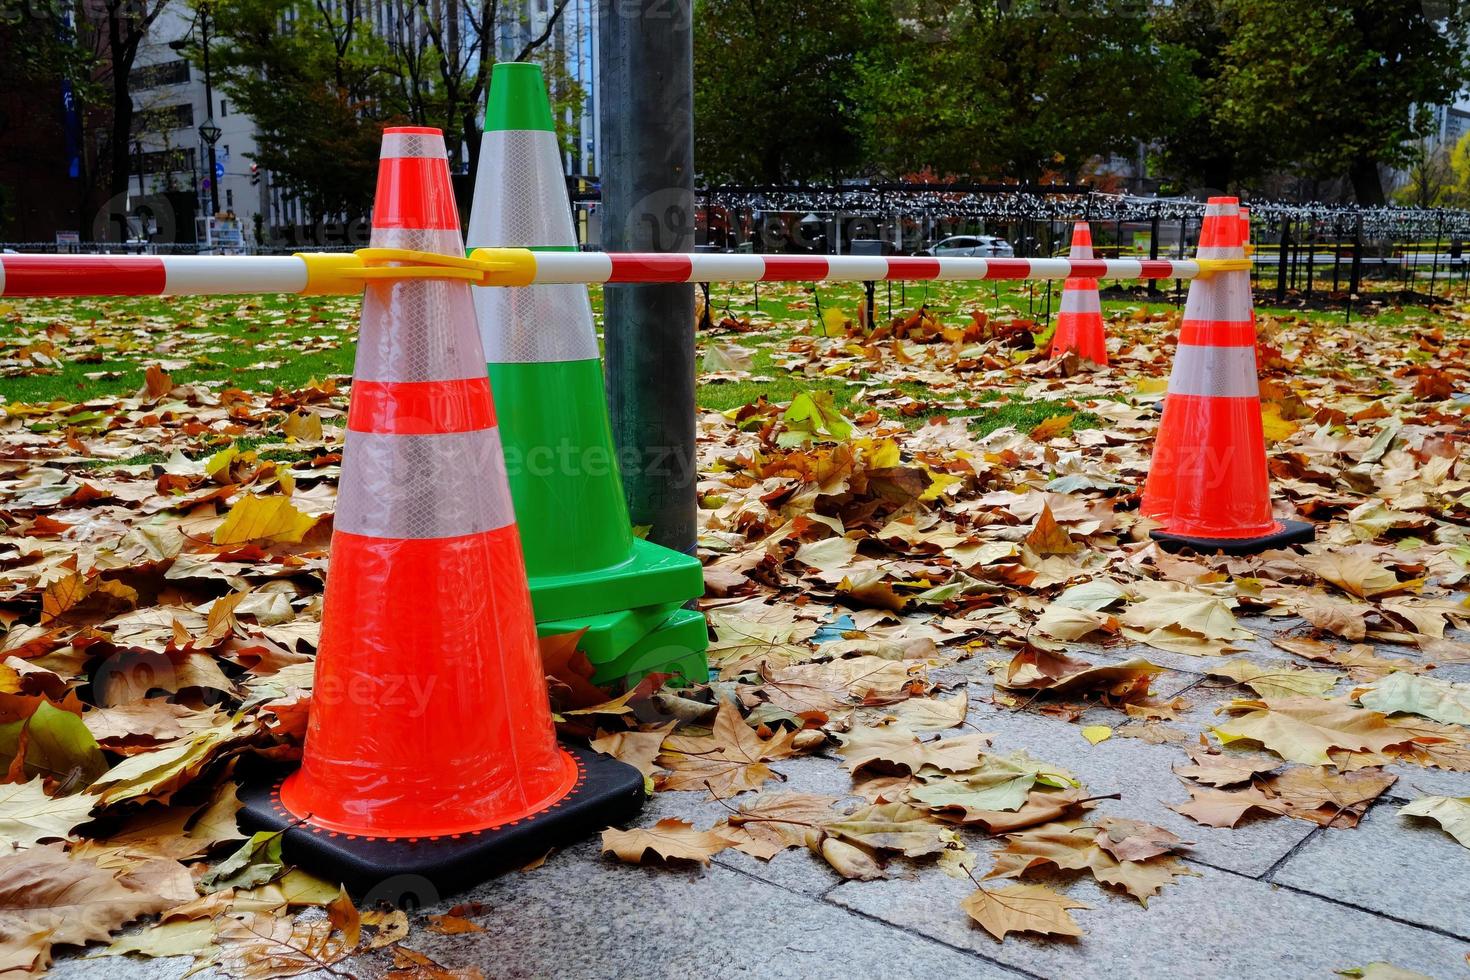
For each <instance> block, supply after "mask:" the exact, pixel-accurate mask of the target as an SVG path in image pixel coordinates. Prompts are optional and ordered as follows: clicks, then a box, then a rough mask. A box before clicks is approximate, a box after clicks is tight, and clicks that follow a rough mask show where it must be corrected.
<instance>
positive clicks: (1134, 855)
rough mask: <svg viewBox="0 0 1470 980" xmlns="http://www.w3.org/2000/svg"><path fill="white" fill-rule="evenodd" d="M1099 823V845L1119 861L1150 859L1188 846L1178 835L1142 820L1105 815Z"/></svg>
mask: <svg viewBox="0 0 1470 980" xmlns="http://www.w3.org/2000/svg"><path fill="white" fill-rule="evenodd" d="M1097 826H1098V829H1099V830H1101V831H1102V833H1101V834H1098V835H1097V846H1098V847H1100V848H1102V849H1103V850H1105V851H1107V852H1108V853H1109V854H1111V855H1112V856H1113V857H1115V858H1117V859H1118V860H1119V861H1147V860H1148V859H1149V858H1153V857H1158V856H1159V855H1161V854H1169V853H1171V852H1173V851H1176V850H1178V849H1179V848H1181V847H1186V846H1188V843H1187V842H1186V841H1183V840H1181V839H1180V838H1179V837H1178V835H1176V834H1173V833H1171V832H1169V831H1167V830H1165V829H1164V828H1162V827H1155V826H1154V825H1153V824H1148V823H1144V822H1143V821H1141V820H1125V819H1123V818H1121V817H1102V818H1100V819H1099V820H1098V821H1097Z"/></svg>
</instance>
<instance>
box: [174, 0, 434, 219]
mask: <svg viewBox="0 0 1470 980" xmlns="http://www.w3.org/2000/svg"><path fill="white" fill-rule="evenodd" d="M201 2H204V3H207V4H208V5H209V10H210V14H211V17H212V22H213V24H214V26H215V36H214V38H213V39H212V44H211V48H210V55H211V58H212V59H213V64H214V65H215V66H216V70H217V71H218V72H220V75H221V79H222V80H221V82H220V83H219V84H220V85H221V86H222V87H223V88H224V90H225V91H226V92H228V93H229V95H230V98H231V100H232V101H233V102H234V103H235V104H236V105H237V106H238V107H239V108H240V110H242V111H243V112H245V113H248V114H249V115H250V116H251V117H252V118H253V119H254V120H255V125H256V143H257V147H258V149H257V151H256V153H255V154H254V160H255V162H257V163H258V164H260V165H261V166H262V167H264V168H266V169H268V170H270V172H271V175H272V179H273V180H274V181H275V182H276V184H277V185H279V186H281V187H282V188H284V189H285V190H286V191H287V193H289V194H291V195H293V196H295V197H298V198H299V199H300V200H301V201H302V202H303V203H304V205H305V207H306V209H307V211H308V212H309V213H310V214H311V216H312V218H313V220H321V219H324V218H326V217H327V216H329V215H335V214H346V215H350V216H355V215H362V214H365V213H366V212H367V210H368V209H369V208H370V207H371V205H372V199H373V189H374V184H375V182H376V180H377V168H378V143H379V134H380V133H381V131H382V128H383V126H384V124H386V123H391V122H394V121H398V120H404V119H405V118H406V117H405V116H404V114H403V113H402V110H401V106H400V104H399V102H398V101H397V100H396V99H395V98H394V92H393V87H392V78H391V76H390V75H389V74H388V73H387V72H386V71H385V70H384V68H385V66H386V65H389V64H391V63H392V54H391V52H389V50H388V45H387V42H386V41H385V40H384V39H383V38H381V37H379V36H378V35H377V34H375V33H374V32H373V30H372V25H371V22H370V21H369V20H368V19H367V18H368V16H369V9H368V3H367V0H337V2H334V3H331V4H326V3H320V4H319V3H315V2H311V0H201Z"/></svg>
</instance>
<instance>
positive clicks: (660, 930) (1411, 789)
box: [56, 619, 1470, 980]
mask: <svg viewBox="0 0 1470 980" xmlns="http://www.w3.org/2000/svg"><path fill="white" fill-rule="evenodd" d="M1242 625H1244V626H1247V627H1248V628H1251V629H1254V630H1255V631H1256V632H1258V633H1260V634H1261V635H1262V636H1267V635H1270V633H1272V632H1275V631H1280V630H1283V629H1287V628H1290V627H1291V626H1293V625H1298V624H1297V623H1296V622H1295V621H1291V620H1287V621H1282V620H1273V621H1268V620H1264V619H1254V620H1242ZM1458 638H1459V639H1464V638H1465V636H1464V634H1460V636H1459V637H1458ZM1075 652H1076V653H1077V654H1078V655H1079V656H1081V657H1084V658H1086V659H1091V660H1095V661H1098V662H1104V661H1118V660H1123V659H1127V658H1128V657H1129V656H1141V657H1146V658H1148V659H1151V660H1152V661H1153V662H1155V663H1158V664H1161V665H1163V666H1166V667H1168V668H1169V669H1168V670H1167V671H1166V672H1165V673H1164V674H1163V675H1162V676H1161V677H1160V678H1159V680H1158V682H1157V683H1156V684H1155V691H1156V692H1157V693H1158V694H1160V695H1163V696H1164V697H1172V696H1173V695H1175V694H1183V695H1184V696H1185V698H1186V699H1188V700H1189V701H1190V702H1191V703H1192V708H1191V709H1190V712H1189V713H1188V715H1187V716H1185V717H1184V718H1182V719H1181V720H1179V721H1175V722H1168V723H1166V724H1169V725H1170V726H1171V727H1175V728H1179V729H1182V730H1183V731H1185V732H1188V733H1190V734H1191V735H1193V734H1194V733H1195V732H1199V731H1204V730H1205V729H1206V728H1207V727H1208V726H1209V725H1210V724H1211V723H1213V722H1216V721H1218V719H1216V717H1215V715H1214V714H1213V711H1214V709H1215V707H1217V706H1218V705H1219V704H1221V703H1224V702H1225V701H1228V700H1229V699H1230V698H1231V697H1232V696H1236V695H1238V694H1240V693H1241V692H1240V689H1238V688H1234V687H1228V686H1224V685H1222V684H1219V683H1217V682H1215V681H1212V680H1209V679H1207V678H1206V677H1205V676H1204V674H1203V673H1202V672H1201V671H1202V669H1203V667H1204V666H1205V661H1201V660H1199V659H1196V658H1191V657H1186V656H1177V655H1170V654H1167V653H1163V652H1160V651H1157V650H1151V649H1147V648H1132V649H1125V648H1116V647H1115V648H1113V649H1111V650H1109V651H1108V652H1107V653H1103V652H1102V651H1101V650H1098V649H1096V648H1088V647H1087V646H1086V645H1078V648H1077V650H1076V651H1075ZM1380 652H1381V653H1382V654H1383V655H1389V656H1396V657H1406V656H1408V657H1413V656H1414V655H1413V654H1410V653H1406V651H1405V648H1402V647H1386V648H1384V649H1383V650H1382V651H1380ZM1244 656H1246V657H1248V658H1249V659H1253V660H1258V661H1271V660H1277V661H1291V660H1292V659H1293V658H1292V657H1291V656H1290V655H1289V654H1287V653H1285V652H1284V651H1281V650H1278V649H1276V648H1275V647H1273V646H1271V644H1270V643H1268V642H1265V641H1264V640H1261V641H1259V642H1257V643H1255V644H1253V645H1252V647H1251V649H1250V650H1248V651H1247V652H1246V653H1245V654H1244ZM931 676H934V677H937V678H939V679H942V680H944V681H945V682H946V683H951V684H953V683H961V682H965V681H968V682H969V684H970V688H969V690H970V697H971V699H972V703H971V707H970V715H969V718H968V720H967V722H966V727H965V729H964V731H972V730H978V731H983V732H990V733H994V734H995V738H994V739H993V742H992V745H993V747H994V748H995V749H996V750H997V751H1000V752H1010V751H1014V750H1016V749H1021V748H1024V749H1025V750H1026V751H1027V752H1029V753H1030V754H1031V755H1033V756H1034V757H1036V758H1038V759H1042V760H1045V761H1047V762H1051V763H1056V764H1058V765H1061V766H1063V767H1065V768H1067V769H1069V770H1071V771H1072V772H1073V773H1074V774H1075V775H1076V776H1077V777H1078V778H1079V779H1081V780H1082V781H1083V783H1084V784H1085V785H1086V786H1087V788H1088V790H1089V791H1090V792H1092V793H1094V794H1104V793H1112V792H1118V793H1121V794H1122V798H1121V799H1120V800H1108V801H1104V802H1103V803H1102V804H1101V805H1100V806H1099V808H1098V810H1097V811H1095V812H1096V813H1098V814H1113V815H1117V816H1126V817H1131V818H1135V819H1139V820H1144V821H1148V822H1150V823H1154V824H1157V825H1158V826H1161V827H1164V828H1166V829H1169V830H1172V831H1174V832H1175V833H1176V834H1178V835H1179V836H1180V837H1182V838H1184V839H1185V840H1188V841H1193V842H1194V846H1193V847H1192V848H1191V849H1190V850H1189V851H1188V852H1187V854H1186V860H1187V861H1188V862H1189V864H1190V867H1191V868H1192V869H1193V870H1194V871H1196V872H1198V874H1199V876H1198V877H1182V878H1180V879H1178V881H1177V882H1176V883H1174V884H1171V885H1168V886H1166V887H1165V888H1164V890H1163V892H1162V893H1161V894H1159V895H1158V896H1157V897H1155V898H1154V899H1153V900H1152V901H1151V902H1150V903H1149V907H1148V908H1146V909H1145V908H1142V907H1140V906H1139V905H1138V903H1137V902H1135V901H1134V900H1133V899H1131V898H1128V897H1127V896H1126V895H1121V894H1120V893H1117V892H1112V891H1106V890H1104V889H1102V888H1100V887H1098V886H1097V885H1096V884H1095V883H1094V882H1093V881H1092V879H1091V878H1090V876H1087V875H1082V874H1071V873H1066V874H1061V875H1057V876H1054V877H1052V878H1044V877H1031V876H1028V878H1027V879H1026V880H1027V881H1037V882H1040V883H1044V884H1048V885H1050V886H1052V887H1055V888H1057V889H1058V890H1060V891H1063V892H1065V893H1066V894H1067V895H1068V896H1070V897H1071V898H1073V899H1076V900H1078V901H1082V902H1086V903H1088V904H1089V905H1091V906H1093V908H1092V909H1090V910H1087V909H1082V910H1078V911H1076V912H1075V913H1074V917H1075V918H1076V920H1077V922H1078V924H1079V925H1080V926H1081V927H1082V928H1083V929H1084V930H1085V931H1086V935H1085V936H1083V937H1081V938H1080V939H1077V940H1065V939H1040V938H1033V937H1031V936H1018V935H1012V936H1011V937H1010V938H1009V939H1007V940H1006V941H1005V942H1004V943H1001V942H997V941H996V940H994V939H993V938H991V937H990V935H989V934H987V933H985V932H984V931H982V930H981V929H979V928H978V927H974V926H972V925H971V923H970V922H969V920H968V918H967V917H966V915H965V913H964V912H963V911H962V910H961V908H960V902H961V900H962V899H963V898H964V897H965V896H966V895H968V894H969V893H970V892H971V891H973V890H974V886H973V885H972V884H971V883H970V882H969V881H968V880H964V879H955V878H951V877H948V876H946V875H945V874H944V873H943V872H941V871H939V870H938V869H937V868H935V867H933V865H932V864H920V863H915V864H909V863H907V862H905V861H903V860H901V859H900V860H897V861H895V862H894V863H893V864H892V865H891V866H890V871H891V872H892V873H893V875H894V877H892V878H890V879H888V880H882V881H874V882H845V881H843V880H841V879H840V878H839V877H838V876H837V875H836V874H835V873H834V872H833V871H831V869H829V868H828V867H827V865H826V864H825V863H824V862H822V861H821V860H820V859H818V858H816V857H814V856H813V855H812V854H811V853H810V852H808V851H807V850H805V849H795V850H788V851H785V852H783V853H781V854H779V855H777V856H776V857H775V858H774V859H772V860H771V861H770V862H762V861H758V860H756V859H754V858H751V857H748V856H747V855H745V854H742V853H739V852H737V851H733V850H732V851H725V852H723V853H721V854H719V855H717V856H716V857H715V859H714V864H713V865H712V866H711V867H710V868H708V869H704V868H700V867H698V866H694V867H686V866H680V867H673V868H665V867H659V866H651V867H637V866H628V865H623V864H620V863H617V862H615V861H614V860H612V859H611V858H604V857H602V856H601V855H600V854H599V852H598V843H597V842H596V841H595V840H592V841H587V842H584V843H582V844H580V845H578V846H576V847H573V848H571V849H569V850H567V851H564V852H562V853H559V854H555V855H553V856H552V857H551V858H550V859H549V860H548V861H547V862H546V863H545V864H544V865H543V866H542V867H540V868H537V869H535V870H533V871H529V872H522V873H515V874H510V875H506V876H504V877H502V878H500V879H497V880H495V881H492V882H489V883H487V884H485V885H482V886H480V887H478V888H476V889H474V890H473V891H471V892H469V893H467V894H464V895H460V896H455V897H453V898H450V899H446V900H445V901H442V902H440V903H439V904H438V905H437V906H435V907H432V908H429V909H427V910H425V911H426V912H430V913H442V912H445V911H447V910H448V909H449V908H451V907H452V906H454V905H455V904H457V903H460V902H476V903H480V905H481V906H482V907H481V908H480V909H478V910H476V911H474V912H473V913H471V914H469V916H468V917H469V918H471V919H472V920H473V921H475V922H476V923H477V924H479V925H480V926H482V927H483V930H484V931H482V932H475V933H465V934H459V935H450V936H443V935H436V934H433V933H430V932H427V931H425V929H424V928H422V926H423V924H424V918H423V916H422V915H417V916H415V917H414V931H413V934H412V936H411V937H410V938H409V940H408V941H407V943H406V945H407V946H409V947H412V948H413V949H416V950H419V951H422V952H424V953H426V954H428V955H429V956H431V957H432V958H433V959H434V960H436V961H437V962H439V963H440V964H441V965H443V966H444V967H446V968H464V967H471V966H474V967H478V968H479V969H480V970H482V971H483V972H484V974H485V975H486V976H488V977H557V978H601V977H639V978H655V977H689V976H712V977H739V976H750V977H760V978H763V980H764V978H778V977H803V978H804V977H836V976H863V977H890V976H891V977H911V976H952V977H1085V976H1090V977H1109V978H1122V977H1140V978H1144V977H1146V978H1191V977H1238V978H1271V977H1289V978H1297V977H1331V976H1332V975H1333V973H1334V971H1336V970H1341V969H1346V968H1349V967H1362V966H1366V965H1367V964H1369V963H1371V962H1377V961H1385V962H1390V963H1393V964H1394V965H1396V966H1399V967H1402V968H1404V969H1409V970H1415V971H1418V972H1420V973H1423V974H1427V975H1429V976H1432V977H1436V978H1454V977H1470V963H1467V959H1466V957H1467V954H1470V850H1467V849H1465V848H1463V847H1461V846H1460V845H1459V844H1457V843H1456V842H1455V841H1454V840H1453V839H1452V838H1451V837H1449V836H1448V835H1447V834H1445V833H1444V832H1442V831H1441V830H1439V829H1438V827H1437V826H1435V825H1433V824H1431V823H1428V822H1425V821H1417V820H1411V819H1408V818H1404V817H1400V816H1399V815H1398V813H1397V810H1398V807H1399V806H1400V805H1402V804H1403V803H1404V802H1406V801H1407V800H1408V799H1411V798H1415V797H1419V796H1423V795H1426V794H1438V795H1451V796H1470V773H1456V772H1448V771H1444V770H1439V769H1422V768H1419V767H1417V766H1396V767H1392V768H1391V769H1390V770H1389V771H1391V772H1394V773H1395V774H1396V775H1398V777H1399V781H1398V782H1397V783H1395V784H1394V785H1393V786H1392V787H1390V788H1389V790H1388V791H1387V793H1386V794H1385V795H1384V796H1383V797H1380V798H1379V800H1378V801H1376V802H1375V803H1374V804H1373V805H1372V807H1371V808H1370V809H1369V811H1368V813H1367V815H1366V816H1365V817H1364V819H1363V821H1362V823H1361V824H1360V825H1359V826H1358V827H1357V828H1355V829H1349V830H1337V829H1324V828H1321V827H1318V826H1316V825H1314V824H1312V823H1308V822H1305V821H1301V820H1295V819H1290V818H1287V817H1275V818H1271V817H1267V818H1265V819H1250V818H1247V819H1246V820H1244V821H1242V822H1241V824H1240V825H1239V826H1238V827H1237V828H1236V829H1233V830H1226V829H1221V830H1216V829H1211V828H1208V827H1203V826H1200V825H1199V824H1196V823H1194V822H1192V821H1190V820H1187V819H1185V818H1184V817H1182V816H1180V815H1179V814H1177V813H1175V812H1174V811H1172V810H1170V809H1168V808H1167V806H1166V804H1168V803H1182V802H1184V801H1186V800H1187V799H1188V798H1189V795H1188V793H1187V792H1186V790H1185V788H1184V784H1183V783H1181V782H1180V780H1179V779H1178V778H1177V777H1175V776H1174V774H1173V773H1172V772H1171V767H1172V766H1174V765H1178V764H1181V763H1184V762H1186V761H1187V759H1186V757H1185V755H1184V752H1183V750H1182V748H1181V746H1179V745H1178V744H1158V745H1155V744H1149V743H1147V742H1144V741H1141V740H1139V739H1130V738H1120V737H1115V738H1112V739H1109V740H1107V741H1104V742H1102V743H1100V744H1098V745H1096V746H1094V745H1091V744H1090V743H1088V742H1087V741H1086V740H1085V739H1084V738H1083V737H1082V736H1081V734H1080V730H1079V729H1080V725H1085V724H1104V723H1106V724H1113V725H1116V724H1119V723H1120V715H1119V713H1118V712H1114V711H1108V710H1104V709H1095V710H1093V711H1091V712H1089V713H1088V715H1087V716H1086V717H1084V718H1083V719H1082V721H1081V722H1079V723H1078V724H1068V723H1067V722H1064V721H1062V720H1059V719H1056V718H1053V717H1050V716H1046V715H1040V714H1035V713H1013V712H1007V711H1003V710H1000V709H997V708H996V707H995V706H994V705H992V704H991V703H990V702H989V696H990V694H991V692H992V690H993V686H992V683H991V679H990V676H989V674H988V673H987V671H986V669H985V667H984V664H983V663H982V661H981V659H980V658H977V659H975V660H971V661H967V662H965V663H961V664H959V665H957V666H955V667H952V668H947V669H945V670H944V671H940V672H935V673H934V674H932V675H931ZM1433 676H1435V677H1438V678H1442V679H1447V680H1454V681H1466V680H1470V665H1467V664H1460V665H1448V666H1441V667H1440V668H1439V669H1438V670H1436V671H1434V673H1433ZM1348 686H1351V682H1350V681H1347V680H1344V681H1343V682H1341V684H1340V685H1339V687H1338V688H1337V689H1336V693H1342V692H1343V691H1344V690H1345V689H1346V688H1347V687H1348ZM1246 693H1248V692H1246ZM959 733H960V731H959V730H956V731H954V732H949V733H945V734H946V736H952V735H955V734H959ZM773 768H774V769H776V770H777V771H778V772H779V773H781V775H782V776H784V777H785V782H784V783H781V784H779V785H778V784H776V783H769V784H767V789H769V790H773V791H782V790H784V791H791V792H806V793H818V794H824V795H828V796H836V797H838V798H845V797H849V796H850V795H851V779H850V777H849V775H848V773H847V772H846V771H845V770H843V769H842V768H841V767H840V764H839V760H838V759H837V757H836V756H835V754H833V753H830V752H829V753H827V754H826V755H824V756H816V757H808V758H801V759H796V760H792V761H789V762H784V763H775V764H773ZM703 795H704V794H702V793H662V794H659V795H657V796H655V797H654V798H653V799H652V800H651V801H650V802H649V805H648V808H647V810H646V811H645V813H644V816H643V818H642V819H641V820H639V821H638V825H639V826H648V825H651V824H652V823H654V822H655V821H656V820H658V819H661V818H664V817H680V818H683V819H687V820H691V821H693V822H694V823H695V825H696V826H700V827H706V826H709V825H710V824H712V823H714V822H715V821H717V820H719V819H721V818H722V817H724V816H726V815H727V814H728V812H729V811H728V810H727V809H726V808H725V807H724V806H722V805H721V804H720V803H718V802H715V801H705V800H703V799H702V797H703ZM749 798H752V797H749V796H747V797H742V798H741V800H742V802H743V801H744V800H745V799H749ZM962 836H963V838H964V840H965V843H966V846H967V847H969V848H970V849H972V850H975V851H977V852H980V853H978V861H977V862H976V874H977V876H978V875H982V874H984V872H985V871H986V870H987V869H988V868H989V867H990V861H989V858H988V857H987V855H986V853H984V852H986V851H989V850H991V849H993V848H994V847H995V846H996V843H995V842H994V841H993V840H991V839H989V838H987V837H985V836H983V835H981V834H976V833H964V834H963V835H962ZM187 965H188V961H186V960H168V961H163V960H152V961H147V960H134V959H123V958H118V957H105V958H98V957H90V958H83V957H78V958H72V959H69V960H64V961H60V962H58V964H57V969H56V973H57V975H58V976H63V977H68V978H98V980H100V978H113V977H138V978H142V977H159V976H180V975H182V973H183V972H184V971H185V969H186V968H187ZM391 968H392V963H391V961H390V960H389V958H388V957H387V956H386V955H384V954H374V955H373V956H370V957H363V958H360V959H358V960H354V961H349V962H347V963H344V964H339V969H341V970H345V971H347V972H350V973H353V974H356V975H360V976H383V975H386V974H387V972H388V971H389V970H390V969H391ZM399 976H405V975H404V974H399Z"/></svg>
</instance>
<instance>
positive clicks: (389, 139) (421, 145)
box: [378, 133, 448, 160]
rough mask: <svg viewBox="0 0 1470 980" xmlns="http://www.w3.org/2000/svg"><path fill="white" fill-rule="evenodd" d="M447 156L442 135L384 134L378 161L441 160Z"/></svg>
mask: <svg viewBox="0 0 1470 980" xmlns="http://www.w3.org/2000/svg"><path fill="white" fill-rule="evenodd" d="M447 156H448V153H447V152H445V149H444V134H443V133H384V134H383V148H382V150H381V151H379V153H378V159H379V160H389V159H393V158H399V159H411V160H412V159H427V160H443V159H445V158H446V157H447Z"/></svg>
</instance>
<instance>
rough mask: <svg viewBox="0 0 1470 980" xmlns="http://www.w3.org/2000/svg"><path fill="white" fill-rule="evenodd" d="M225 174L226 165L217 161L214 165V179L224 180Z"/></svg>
mask: <svg viewBox="0 0 1470 980" xmlns="http://www.w3.org/2000/svg"><path fill="white" fill-rule="evenodd" d="M224 176H225V165H224V164H222V163H216V164H215V165H214V179H215V180H223V179H224Z"/></svg>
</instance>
